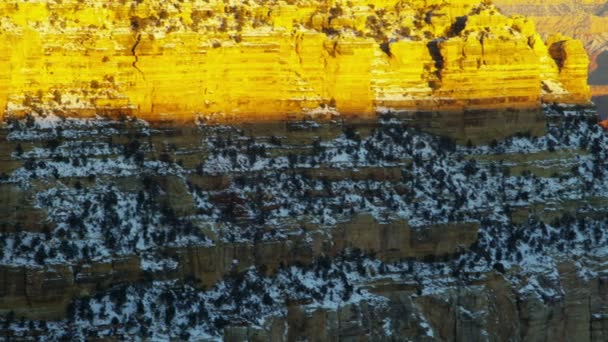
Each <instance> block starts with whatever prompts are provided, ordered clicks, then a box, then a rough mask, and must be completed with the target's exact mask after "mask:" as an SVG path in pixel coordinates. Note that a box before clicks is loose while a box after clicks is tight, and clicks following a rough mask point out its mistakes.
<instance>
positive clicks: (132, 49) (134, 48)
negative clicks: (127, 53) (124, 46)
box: [131, 33, 146, 79]
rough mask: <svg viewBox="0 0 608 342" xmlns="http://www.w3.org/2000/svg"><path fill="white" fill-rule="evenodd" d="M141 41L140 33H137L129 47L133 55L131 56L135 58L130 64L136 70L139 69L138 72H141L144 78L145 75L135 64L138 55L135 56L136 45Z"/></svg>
mask: <svg viewBox="0 0 608 342" xmlns="http://www.w3.org/2000/svg"><path fill="white" fill-rule="evenodd" d="M140 42H141V33H139V34H138V35H137V38H135V44H133V46H132V47H131V54H132V55H133V57H134V58H135V60H134V61H133V63H132V64H131V65H132V66H133V67H134V68H135V69H136V70H137V71H139V73H140V74H141V76H142V77H143V78H144V79H145V78H146V75H144V72H143V71H141V69H140V68H139V67H138V66H137V62H139V57H138V56H137V46H138V45H139V43H140Z"/></svg>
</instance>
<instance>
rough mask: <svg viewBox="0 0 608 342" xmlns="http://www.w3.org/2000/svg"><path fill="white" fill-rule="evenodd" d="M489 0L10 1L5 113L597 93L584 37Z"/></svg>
mask: <svg viewBox="0 0 608 342" xmlns="http://www.w3.org/2000/svg"><path fill="white" fill-rule="evenodd" d="M566 40H567V39H566V38H562V39H560V40H559V41H557V40H551V41H550V46H547V45H546V44H545V42H544V41H543V40H542V39H541V38H540V37H539V35H538V34H537V33H536V31H535V29H534V25H533V23H532V22H531V21H529V20H527V19H525V18H523V17H512V18H508V17H505V16H503V15H502V14H500V12H499V11H498V10H497V9H496V8H494V7H493V6H491V5H488V4H482V3H479V1H478V0H466V1H458V2H456V1H453V2H433V1H432V2H428V1H396V0H385V1H376V2H374V3H373V4H368V2H366V1H362V0H358V1H306V0H298V1H292V2H283V1H252V2H249V3H247V4H244V3H241V2H234V3H225V2H224V1H216V0H212V1H199V0H190V1H176V0H172V1H158V0H144V1H90V0H85V1H76V0H64V1H55V0H44V1H28V2H23V1H16V0H9V1H4V2H3V3H2V4H0V46H2V47H3V48H2V49H0V80H2V86H1V87H0V108H2V109H3V111H4V113H5V114H8V115H19V114H23V113H24V112H31V111H37V112H48V111H55V112H56V113H57V114H59V115H64V116H74V115H77V116H82V115H95V114H101V115H103V114H111V115H120V114H133V115H136V116H140V117H145V118H149V119H156V120H158V119H164V118H169V119H191V118H192V117H194V116H208V117H212V118H215V119H231V118H232V119H246V118H251V117H255V118H258V119H260V118H272V117H285V116H286V115H292V114H300V113H303V112H312V113H315V112H316V110H317V109H318V107H325V106H331V107H335V108H336V109H337V110H338V111H339V112H340V113H343V114H370V113H374V112H375V110H376V109H378V108H382V107H394V108H399V109H419V110H458V111H461V110H464V109H491V108H534V107H538V106H539V105H540V103H541V100H545V101H549V102H552V101H559V102H568V103H585V102H586V101H587V100H588V98H589V90H588V88H587V86H586V84H585V78H586V68H587V59H586V57H585V55H584V51H583V50H582V49H581V46H580V44H578V43H575V42H569V43H563V42H564V41H566Z"/></svg>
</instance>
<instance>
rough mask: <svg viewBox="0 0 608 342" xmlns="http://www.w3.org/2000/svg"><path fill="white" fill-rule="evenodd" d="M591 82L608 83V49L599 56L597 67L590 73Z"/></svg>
mask: <svg viewBox="0 0 608 342" xmlns="http://www.w3.org/2000/svg"><path fill="white" fill-rule="evenodd" d="M589 84H590V85H605V84H608V51H604V52H602V53H601V54H600V55H599V56H597V69H595V70H594V71H593V72H592V73H590V74H589Z"/></svg>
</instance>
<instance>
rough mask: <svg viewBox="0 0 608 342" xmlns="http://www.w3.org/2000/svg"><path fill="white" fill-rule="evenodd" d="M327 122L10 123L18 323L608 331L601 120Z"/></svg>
mask: <svg viewBox="0 0 608 342" xmlns="http://www.w3.org/2000/svg"><path fill="white" fill-rule="evenodd" d="M330 118H331V115H329V114H328V120H325V121H323V120H317V121H309V120H308V121H301V120H296V121H288V122H268V123H256V124H238V125H232V126H225V125H209V124H202V125H198V126H168V125H164V126H158V125H153V126H151V125H149V124H148V123H146V122H144V121H141V120H138V119H129V118H127V119H125V120H122V121H112V120H108V119H100V118H98V119H74V118H71V119H70V118H68V119H65V118H60V117H58V116H55V115H48V116H45V117H43V116H39V115H28V116H27V117H26V118H24V119H20V120H11V121H10V122H9V123H8V126H6V127H5V128H4V129H3V130H2V131H1V134H2V139H3V142H2V144H0V147H1V150H0V160H1V161H2V162H1V163H0V167H1V170H0V174H1V177H0V188H1V190H2V191H0V194H2V195H1V196H0V210H2V212H1V215H0V229H1V232H0V314H1V316H0V334H2V335H3V336H6V337H12V338H16V339H38V340H50V341H56V340H61V339H65V340H85V339H87V340H96V339H103V340H108V339H109V340H115V339H117V340H132V339H134V338H142V339H147V338H150V339H156V340H161V339H170V338H171V339H179V340H197V341H200V340H209V341H211V340H226V341H244V340H252V341H281V340H284V341H297V340H304V339H308V340H316V341H335V340H355V339H356V340H367V341H378V340H402V341H408V340H409V341H411V340H415V341H548V340H557V341H605V340H606V339H607V338H608V300H607V298H608V292H607V291H608V286H606V282H607V281H608V273H607V271H608V268H607V267H608V247H607V246H608V233H607V232H606V229H605V227H606V226H607V225H608V221H607V217H608V215H606V214H607V212H606V208H608V206H607V205H606V204H607V203H608V182H606V176H607V175H606V160H607V159H608V135H607V134H606V133H605V132H604V131H603V130H602V129H600V128H599V127H598V126H597V125H596V124H595V121H596V118H595V116H594V113H591V112H584V111H582V110H579V109H576V108H568V107H557V106H552V107H547V108H545V110H544V113H539V112H521V111H504V112H493V113H465V114H460V115H454V114H453V113H451V114H449V115H446V116H438V115H437V114H426V115H424V114H416V115H414V114H406V113H401V114H397V113H390V112H389V113H385V114H383V115H382V117H381V118H380V119H378V120H372V119H370V120H361V119H359V120H335V119H334V120H329V119H330Z"/></svg>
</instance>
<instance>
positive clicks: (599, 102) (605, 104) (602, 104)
mask: <svg viewBox="0 0 608 342" xmlns="http://www.w3.org/2000/svg"><path fill="white" fill-rule="evenodd" d="M593 103H595V105H596V107H597V115H599V117H600V119H602V120H603V119H608V95H601V96H594V97H593Z"/></svg>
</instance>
